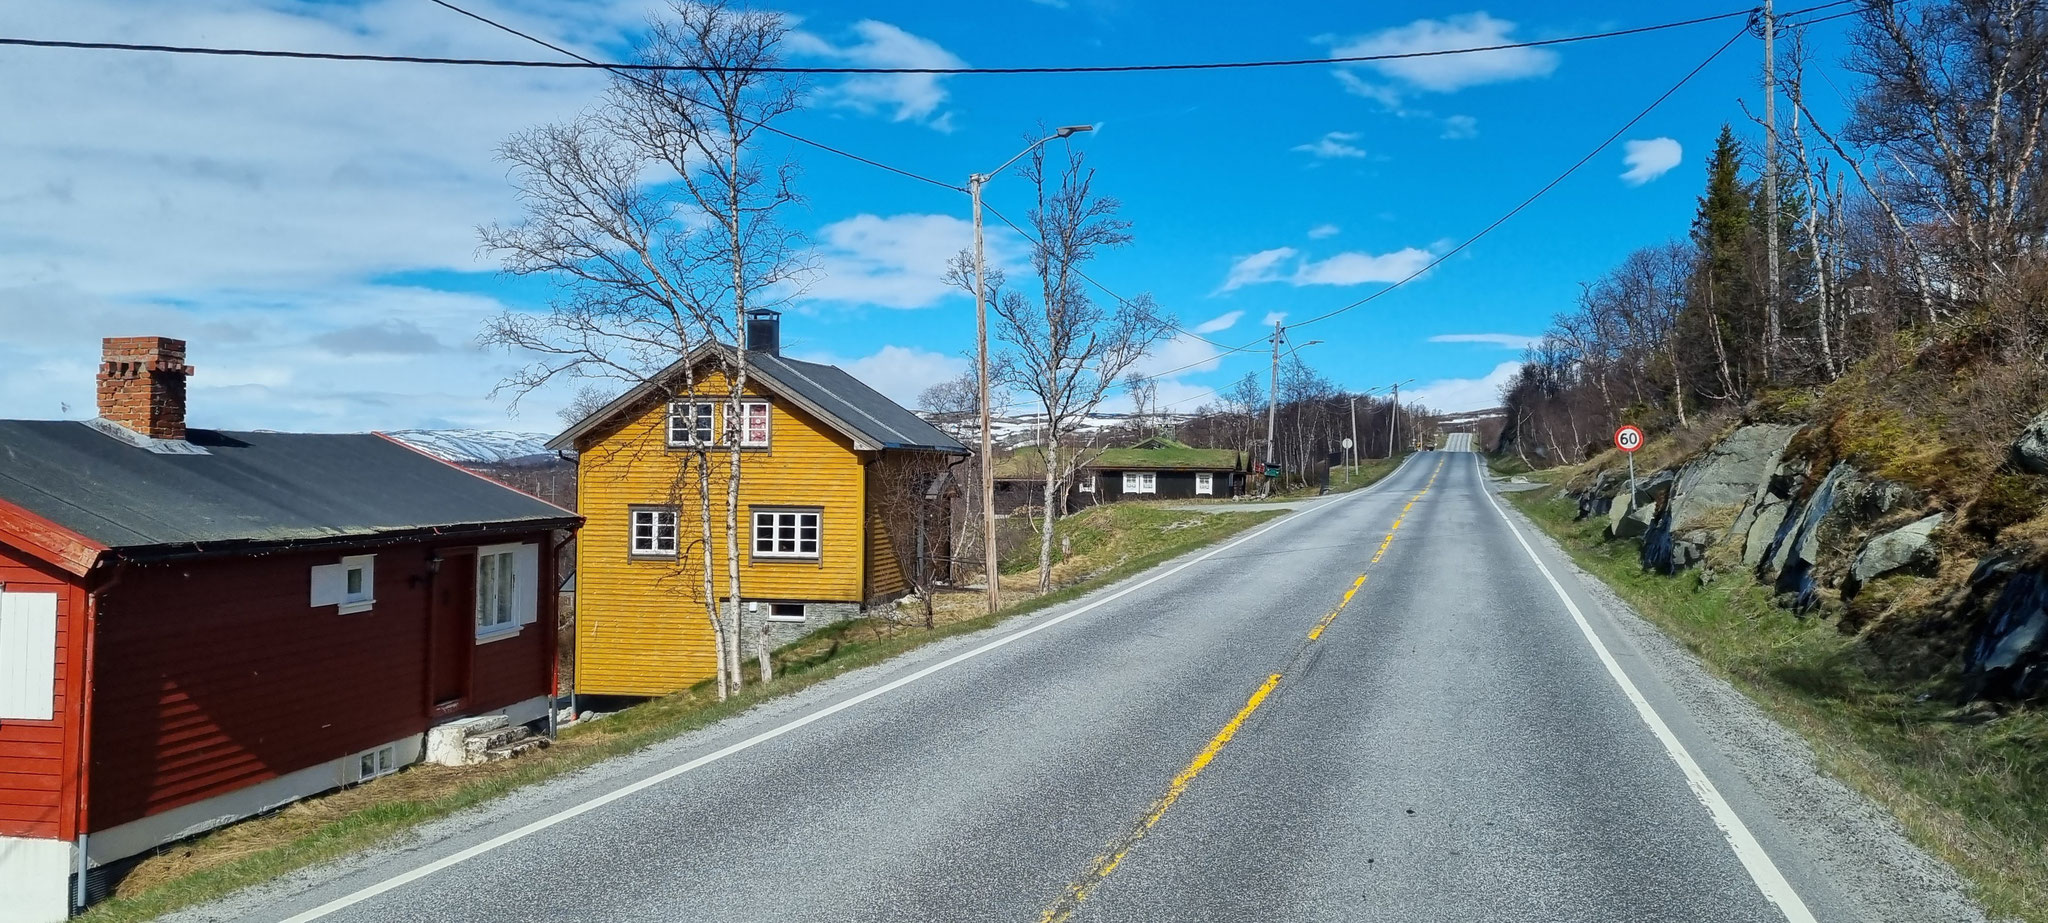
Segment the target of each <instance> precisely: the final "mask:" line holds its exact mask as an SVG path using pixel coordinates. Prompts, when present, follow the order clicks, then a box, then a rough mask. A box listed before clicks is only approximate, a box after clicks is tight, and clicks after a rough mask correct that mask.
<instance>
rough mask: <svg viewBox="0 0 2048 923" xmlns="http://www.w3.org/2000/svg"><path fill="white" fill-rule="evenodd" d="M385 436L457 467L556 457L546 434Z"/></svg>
mask: <svg viewBox="0 0 2048 923" xmlns="http://www.w3.org/2000/svg"><path fill="white" fill-rule="evenodd" d="M384 435H386V436H390V437H391V438H393V439H396V440H398V441H400V442H403V443H405V444H406V445H409V446H412V447H413V448H415V449H418V450H420V451H422V452H425V453H427V454H428V455H432V456H434V457H436V458H439V459H442V460H444V461H451V462H454V463H456V464H458V465H463V464H497V465H502V464H518V463H521V462H534V463H539V462H544V461H548V460H550V459H553V458H554V457H555V453H554V451H553V450H551V449H549V448H548V447H547V441H548V439H549V438H551V437H549V436H548V435H546V434H544V433H514V432H507V431H505V430H493V429H401V430H393V431H391V432H388V433H385V434H384Z"/></svg>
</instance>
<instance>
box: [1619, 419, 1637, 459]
mask: <svg viewBox="0 0 2048 923" xmlns="http://www.w3.org/2000/svg"><path fill="white" fill-rule="evenodd" d="M1614 447H1615V448H1617V449H1620V450H1622V451H1624V452H1633V451H1635V450H1637V449H1640V448H1642V447H1643V431H1642V430H1641V429H1640V428H1638V427H1637V426H1636V425H1635V424H1633V423H1631V424H1628V425H1625V426H1623V427H1622V428H1620V429H1618V430H1615V431H1614Z"/></svg>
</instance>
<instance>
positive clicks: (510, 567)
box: [476, 548, 519, 638]
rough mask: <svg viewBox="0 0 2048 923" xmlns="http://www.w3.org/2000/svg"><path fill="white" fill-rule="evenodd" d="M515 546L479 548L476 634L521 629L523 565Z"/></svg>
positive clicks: (485, 634) (480, 636)
mask: <svg viewBox="0 0 2048 923" xmlns="http://www.w3.org/2000/svg"><path fill="white" fill-rule="evenodd" d="M517 557H518V556H517V555H516V554H515V553H514V551H513V549H510V548H507V549H505V550H502V551H498V550H493V549H479V550H478V552H477V556H476V636H477V637H479V638H482V637H485V636H487V635H494V634H502V633H504V632H507V631H518V630H519V614H518V612H517V611H516V610H515V608H514V607H515V606H516V605H517V603H516V600H517V599H518V598H519V564H518V560H517Z"/></svg>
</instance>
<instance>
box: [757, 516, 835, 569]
mask: <svg viewBox="0 0 2048 923" xmlns="http://www.w3.org/2000/svg"><path fill="white" fill-rule="evenodd" d="M819 519H820V514H819V512H818V511H817V510H755V511H754V557H757V558H815V557H817V556H818V544H819Z"/></svg>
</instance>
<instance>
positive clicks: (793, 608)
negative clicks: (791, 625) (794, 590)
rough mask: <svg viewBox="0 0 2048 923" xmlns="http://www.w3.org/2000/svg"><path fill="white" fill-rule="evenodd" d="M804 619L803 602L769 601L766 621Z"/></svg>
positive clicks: (796, 620)
mask: <svg viewBox="0 0 2048 923" xmlns="http://www.w3.org/2000/svg"><path fill="white" fill-rule="evenodd" d="M803 620H804V604H803V603H769V604H768V621H771V622H801V621H803Z"/></svg>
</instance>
